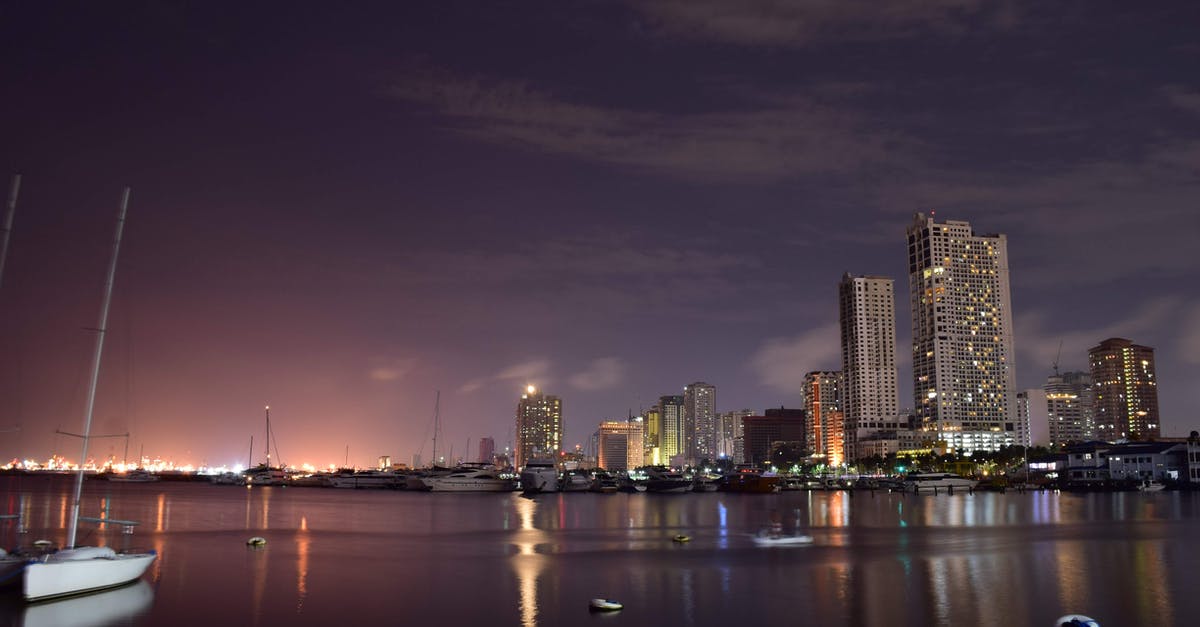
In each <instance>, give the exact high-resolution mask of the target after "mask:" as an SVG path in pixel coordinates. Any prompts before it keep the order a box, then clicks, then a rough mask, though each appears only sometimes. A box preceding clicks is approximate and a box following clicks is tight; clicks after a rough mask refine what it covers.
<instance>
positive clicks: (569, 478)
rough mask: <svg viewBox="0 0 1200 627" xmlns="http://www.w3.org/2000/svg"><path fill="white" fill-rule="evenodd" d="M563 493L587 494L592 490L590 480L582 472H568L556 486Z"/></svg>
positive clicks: (585, 473) (585, 472)
mask: <svg viewBox="0 0 1200 627" xmlns="http://www.w3.org/2000/svg"><path fill="white" fill-rule="evenodd" d="M558 489H559V490H561V491H563V492H587V491H588V490H590V489H592V478H591V477H589V476H588V474H587V471H584V470H570V471H567V472H566V473H564V474H563V476H562V480H561V481H560V482H559V484H558Z"/></svg>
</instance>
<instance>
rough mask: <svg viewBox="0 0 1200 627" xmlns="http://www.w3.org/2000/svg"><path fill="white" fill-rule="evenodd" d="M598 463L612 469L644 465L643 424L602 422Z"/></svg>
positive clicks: (606, 468) (626, 468)
mask: <svg viewBox="0 0 1200 627" xmlns="http://www.w3.org/2000/svg"><path fill="white" fill-rule="evenodd" d="M598 451H599V454H600V456H599V459H598V460H597V461H598V465H599V466H600V467H601V468H603V469H605V470H610V471H617V470H629V469H632V468H637V467H638V466H641V465H642V458H643V455H644V454H645V453H644V451H643V448H642V424H641V423H640V422H631V421H624V420H622V421H616V420H613V421H606V422H602V423H600V445H599V447H598Z"/></svg>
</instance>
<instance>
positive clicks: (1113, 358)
mask: <svg viewBox="0 0 1200 627" xmlns="http://www.w3.org/2000/svg"><path fill="white" fill-rule="evenodd" d="M1088 361H1089V362H1090V363H1091V365H1092V390H1093V392H1094V394H1093V396H1092V403H1093V411H1094V416H1095V421H1096V437H1098V438H1099V439H1101V440H1105V441H1108V442H1115V441H1116V440H1120V439H1129V440H1153V439H1156V438H1158V432H1159V423H1158V380H1157V379H1156V378H1155V376H1154V349H1153V348H1150V347H1149V346H1139V345H1137V344H1134V343H1133V342H1131V341H1129V340H1126V339H1124V338H1119V337H1114V338H1109V339H1107V340H1104V341H1103V342H1100V345H1099V346H1093V347H1092V348H1091V349H1090V350H1088Z"/></svg>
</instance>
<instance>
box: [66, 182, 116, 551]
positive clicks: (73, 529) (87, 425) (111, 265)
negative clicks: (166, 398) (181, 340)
mask: <svg viewBox="0 0 1200 627" xmlns="http://www.w3.org/2000/svg"><path fill="white" fill-rule="evenodd" d="M128 207H129V188H128V187H126V188H125V191H124V193H122V194H121V210H120V211H119V212H118V214H117V230H116V234H115V235H113V247H112V258H111V259H110V260H109V262H108V276H107V278H106V279H105V281H104V300H103V301H102V302H101V304H100V319H99V321H98V322H97V324H96V329H95V331H96V348H95V351H94V352H93V353H92V374H91V378H90V381H89V383H88V395H87V409H86V410H85V413H84V416H83V449H82V450H81V451H80V453H79V471H78V472H76V473H75V496H74V497H73V498H72V499H71V518H70V521H69V526H68V528H67V548H68V549H71V548H75V534H76V533H77V532H78V531H79V500H80V498H81V497H82V495H83V464H84V463H85V462H87V455H88V440H89V439H90V435H91V432H92V411H93V410H94V409H95V408H96V383H97V382H98V381H99V380H100V355H101V353H103V352H104V335H105V332H106V329H107V328H108V306H109V303H111V302H112V288H113V281H114V280H115V279H116V275H117V255H118V254H119V253H120V251H121V232H122V231H124V230H125V210H126V209H127V208H128Z"/></svg>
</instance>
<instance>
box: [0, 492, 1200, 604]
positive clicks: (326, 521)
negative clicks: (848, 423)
mask: <svg viewBox="0 0 1200 627" xmlns="http://www.w3.org/2000/svg"><path fill="white" fill-rule="evenodd" d="M69 490H70V485H69V482H55V481H52V480H46V479H43V478H36V479H29V478H25V479H23V480H21V481H20V482H19V483H18V482H16V481H13V480H12V478H7V477H0V494H3V495H5V498H0V504H8V507H10V508H17V509H20V511H22V512H23V513H24V514H25V515H24V520H25V524H26V525H27V526H29V527H31V529H30V532H29V533H28V534H20V536H21V537H20V538H16V541H19V542H24V543H28V542H30V541H32V539H35V538H42V537H48V538H52V539H53V538H58V537H61V535H62V530H61V529H60V528H57V527H56V526H54V525H51V524H48V523H50V522H51V521H54V520H57V519H60V518H61V516H62V511H63V508H64V507H65V506H66V504H67V501H66V498H67V495H69ZM14 493H15V494H16V495H17V498H10V497H9V495H12V494H14ZM83 505H84V507H83V512H82V513H83V515H85V516H89V515H96V514H97V513H98V512H103V513H104V515H106V516H109V517H112V518H116V519H132V520H141V521H145V522H147V524H146V525H145V526H143V527H139V528H138V530H137V532H136V534H135V535H134V536H129V537H122V536H120V535H119V533H120V532H119V528H114V529H95V528H94V526H93V530H92V531H91V532H90V533H91V534H92V537H91V538H90V541H93V542H113V543H114V544H117V543H118V541H119V543H120V544H126V543H129V544H132V546H134V547H137V546H141V547H152V548H154V549H156V550H157V551H159V553H160V559H159V560H158V561H157V562H156V563H155V565H154V566H153V567H152V568H151V570H150V571H149V572H148V574H147V577H146V579H147V581H149V582H152V583H153V585H154V586H155V588H156V590H157V592H156V595H155V599H154V602H153V607H152V608H150V609H149V612H148V613H147V614H146V615H145V616H137V617H134V618H132V619H130V621H131V624H138V625H158V624H170V625H172V626H173V627H187V626H189V625H200V624H204V625H208V624H211V623H213V622H216V623H222V622H223V623H227V624H231V625H233V624H255V625H271V624H289V625H301V626H304V625H328V624H344V623H349V624H373V623H384V624H392V623H395V622H402V623H405V624H407V623H441V622H447V621H449V622H456V623H457V622H482V623H487V624H491V625H509V624H511V625H517V624H519V625H525V626H533V625H543V626H545V625H561V624H576V623H580V622H581V621H588V620H598V621H606V622H611V623H614V624H615V623H617V622H622V623H625V624H630V625H640V624H654V623H666V624H673V625H730V624H755V623H771V622H777V621H776V620H775V619H778V618H780V617H795V621H793V622H797V623H801V624H813V625H867V626H876V625H904V624H907V625H928V624H949V625H959V624H972V625H976V624H978V625H1000V624H1005V625H1008V624H1020V625H1039V624H1050V622H1051V621H1052V620H1053V618H1055V617H1057V616H1059V615H1062V614H1066V613H1072V612H1083V613H1086V614H1089V615H1092V616H1095V617H1097V618H1100V619H1101V624H1106V625H1121V624H1155V625H1170V624H1188V622H1189V621H1188V620H1187V618H1188V617H1191V616H1195V615H1197V612H1200V599H1197V598H1196V597H1197V596H1200V595H1195V594H1193V593H1192V590H1193V589H1195V587H1196V586H1197V585H1198V584H1200V575H1198V574H1195V573H1194V572H1193V571H1194V570H1195V569H1194V568H1193V567H1192V566H1191V565H1192V564H1194V563H1197V560H1200V548H1198V547H1197V546H1196V544H1197V543H1195V542H1194V537H1195V535H1196V533H1197V531H1200V524H1198V523H1200V521H1198V520H1197V518H1198V516H1197V514H1198V513H1200V494H1191V493H1159V494H1155V495H1145V494H1134V493H1130V494H1117V495H1113V494H1089V495H1069V494H1058V493H1054V492H1032V493H1027V494H1017V493H1007V494H992V493H976V494H969V495H968V494H955V495H953V496H948V495H936V496H934V495H920V496H916V495H903V494H889V493H885V492H880V493H855V494H851V493H845V492H794V493H782V494H777V495H740V494H725V493H715V494H695V495H653V494H633V495H631V494H615V495H594V494H551V495H543V496H539V497H537V498H536V499H527V498H522V497H519V496H517V495H508V494H488V495H472V494H444V495H443V494H413V493H405V492H374V491H341V490H320V489H303V488H287V489H279V488H254V489H252V490H246V489H244V488H240V489H239V488H235V487H225V486H208V485H195V484H168V483H161V482H160V483H159V484H120V485H115V484H110V485H105V484H103V482H98V481H96V482H91V481H89V482H88V483H87V484H86V485H85V495H84V500H83ZM0 513H8V511H4V512H0ZM773 514H774V515H778V516H779V517H780V518H782V520H783V522H784V524H785V527H786V528H787V529H789V530H791V531H797V532H801V533H808V534H811V535H813V536H814V538H815V539H816V542H815V544H814V545H813V546H810V547H804V548H798V549H786V550H780V549H773V550H764V549H758V548H756V547H754V545H753V544H752V543H751V542H750V539H749V538H748V537H747V536H749V535H750V534H752V533H754V532H755V531H757V530H758V529H759V528H761V527H762V526H764V525H765V524H767V521H768V520H770V518H771V516H772V515H773ZM10 527H11V525H10ZM679 533H683V534H686V535H689V536H691V538H692V541H691V542H689V543H686V544H679V543H675V542H672V541H671V538H672V537H673V536H674V535H675V534H679ZM15 535H16V534H10V535H9V536H8V537H5V538H0V542H5V543H6V544H12V543H13V542H12V541H10V538H13V536H15ZM252 535H262V536H264V537H266V538H267V540H268V544H267V546H266V547H265V548H263V549H261V550H251V549H247V548H246V546H245V540H246V538H247V537H249V536H252ZM595 596H604V597H609V598H617V599H620V600H622V601H624V602H625V604H626V609H625V610H624V611H622V612H621V613H620V614H618V615H616V616H608V617H601V616H595V617H592V616H590V615H589V614H588V613H587V608H586V604H587V600H588V599H590V598H592V597H595ZM347 599H353V602H347ZM3 611H4V610H0V612H3ZM4 616H5V615H4V614H0V618H2V617H4ZM0 624H3V620H0Z"/></svg>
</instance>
